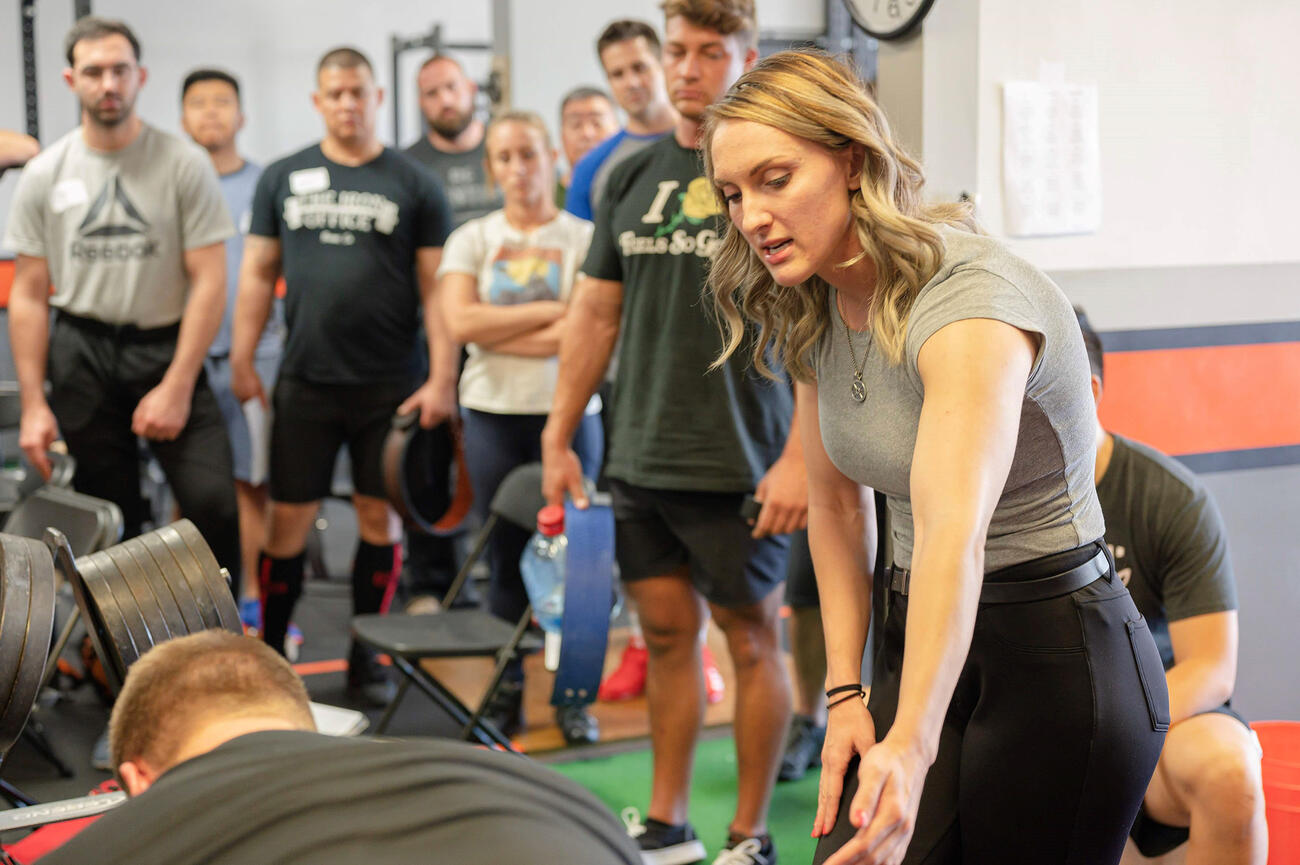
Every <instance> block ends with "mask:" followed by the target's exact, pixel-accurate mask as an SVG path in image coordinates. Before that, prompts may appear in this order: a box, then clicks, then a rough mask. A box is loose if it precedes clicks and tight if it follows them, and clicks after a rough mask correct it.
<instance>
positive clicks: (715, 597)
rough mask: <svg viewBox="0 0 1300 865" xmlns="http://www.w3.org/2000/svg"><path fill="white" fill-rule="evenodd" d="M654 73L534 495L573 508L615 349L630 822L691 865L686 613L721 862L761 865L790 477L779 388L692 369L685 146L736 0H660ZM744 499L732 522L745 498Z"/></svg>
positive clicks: (705, 254) (571, 344)
mask: <svg viewBox="0 0 1300 865" xmlns="http://www.w3.org/2000/svg"><path fill="white" fill-rule="evenodd" d="M663 8H664V15H665V19H666V20H665V26H664V33H665V36H666V39H665V41H664V72H665V75H666V79H667V85H668V93H669V96H670V98H671V99H672V100H673V106H674V108H676V109H677V111H678V113H679V115H680V120H679V122H678V124H677V127H676V129H675V131H674V132H673V133H672V134H670V135H668V136H667V137H665V138H663V139H662V140H660V141H658V142H656V143H654V144H651V145H650V146H649V147H647V148H645V149H644V150H642V151H640V152H639V153H635V154H633V155H632V156H629V157H628V158H627V159H626V160H624V161H623V162H622V163H620V164H619V165H618V167H616V168H615V169H614V170H613V172H612V173H611V175H610V178H609V182H608V184H607V186H606V190H605V198H604V201H603V204H602V207H601V208H599V210H598V212H597V214H596V228H595V234H594V236H593V238H592V243H591V250H590V252H589V253H588V256H587V260H586V262H585V263H584V264H583V267H582V271H583V273H585V274H586V276H587V279H585V280H584V281H583V282H581V283H580V284H579V285H578V287H577V288H576V289H575V291H574V301H573V305H574V309H573V310H572V311H571V312H570V313H569V315H570V316H571V317H572V322H571V324H570V326H569V328H568V329H567V330H566V335H565V338H564V341H563V344H562V346H561V349H560V370H559V382H558V386H557V388H556V393H555V400H554V403H553V408H552V410H551V414H550V418H549V419H548V421H547V425H546V430H545V432H544V433H543V436H542V455H543V456H542V459H543V465H544V468H545V479H544V486H545V491H546V495H547V498H548V499H549V500H550V501H552V502H553V503H554V502H558V501H560V500H561V499H562V497H563V495H564V493H566V492H568V493H569V494H570V495H572V496H573V498H574V500H575V501H576V502H577V503H578V505H579V506H580V507H581V506H583V505H584V504H585V500H586V499H585V495H584V493H583V490H582V480H581V471H580V469H579V466H578V460H577V456H576V455H575V454H574V453H573V451H572V450H571V449H570V447H569V443H570V441H571V439H572V435H573V431H574V429H575V428H576V427H577V424H578V422H579V420H580V419H581V416H582V410H583V406H585V405H586V402H587V399H588V398H589V397H590V395H591V393H592V392H593V391H594V390H595V389H596V387H597V386H598V385H599V384H600V382H601V379H602V378H603V376H604V373H605V368H606V366H607V364H608V362H609V359H610V356H611V354H612V352H613V350H614V345H615V341H616V340H617V339H618V338H619V336H620V334H621V336H622V346H621V348H620V349H619V358H618V364H619V366H618V370H619V371H618V378H617V380H616V381H615V383H614V388H613V397H614V399H613V403H614V407H613V422H612V425H611V426H612V429H611V438H610V443H609V456H608V462H607V464H606V470H605V473H606V476H607V477H608V478H609V479H610V487H611V491H612V493H613V496H614V516H615V520H616V549H617V555H618V562H619V568H620V572H621V575H622V578H623V580H624V581H625V583H626V585H627V589H628V592H629V594H630V595H631V596H632V598H633V599H634V600H635V601H636V602H637V605H638V608H639V610H640V616H641V623H642V626H643V629H644V631H645V638H646V644H647V648H648V649H649V651H650V665H649V682H648V686H647V689H646V694H647V697H648V701H649V709H650V715H651V744H652V748H653V751H654V764H655V773H654V779H653V789H652V793H651V801H650V806H649V809H648V812H647V816H648V818H649V819H647V820H646V823H645V826H644V827H637V830H638V836H639V837H638V841H639V843H640V845H641V848H642V851H643V854H644V855H645V857H646V861H648V862H667V861H673V862H683V863H685V862H691V861H696V860H699V859H701V858H703V856H704V846H703V844H702V843H701V842H700V841H699V840H698V839H697V838H696V836H695V832H694V830H693V829H692V828H691V826H690V825H689V824H688V823H687V821H686V814H687V797H688V794H689V787H690V770H691V759H692V755H693V752H694V748H695V743H696V739H697V737H698V735H699V730H700V721H701V715H702V708H703V700H704V697H703V691H704V688H703V681H702V678H701V668H700V640H699V633H700V626H701V624H702V622H703V616H704V604H705V603H706V602H707V603H708V609H709V611H710V612H711V613H712V615H713V619H714V621H716V622H717V623H718V625H719V626H720V627H721V628H722V630H723V632H724V633H725V634H726V636H727V641H728V646H729V648H730V650H731V655H732V660H733V661H734V663H735V667H736V679H737V691H738V693H737V697H736V720H735V726H736V744H737V748H738V755H737V771H738V791H737V801H736V811H735V814H734V816H733V818H732V820H731V823H730V825H729V826H728V827H727V830H726V833H727V839H726V841H725V847H726V848H727V851H728V852H727V853H726V854H725V857H726V858H725V860H724V859H720V860H719V861H728V862H736V863H739V862H752V863H764V865H770V863H772V862H775V856H776V853H775V851H774V849H773V847H772V843H771V839H770V837H769V836H768V834H767V806H768V801H769V799H770V797H771V792H772V785H773V783H774V780H775V775H776V768H777V763H778V762H779V760H780V755H781V749H782V744H783V739H784V737H785V731H786V727H787V725H788V723H789V719H790V685H789V681H788V679H787V677H786V671H785V668H784V664H783V662H782V660H781V657H780V652H779V645H780V640H779V638H778V635H777V627H778V623H779V619H778V611H779V609H780V606H781V600H782V597H781V592H779V591H777V589H778V588H779V586H780V584H781V581H782V579H783V577H784V575H785V559H786V548H787V545H788V538H787V537H786V533H788V532H790V531H793V530H794V529H797V528H801V527H802V526H803V525H805V524H806V513H807V477H806V474H805V471H804V465H803V456H802V450H801V448H800V447H799V441H798V436H797V433H796V432H795V430H796V429H797V426H795V425H794V424H792V422H791V421H792V413H793V408H794V406H793V396H792V392H791V387H790V385H789V383H788V382H773V381H769V380H767V379H764V378H762V377H761V376H759V374H758V373H757V372H755V371H754V370H753V369H752V368H750V366H749V364H748V361H747V360H746V357H747V355H745V353H744V352H737V353H735V354H733V355H732V357H731V359H730V360H728V361H727V362H726V363H725V364H724V365H723V366H722V367H721V368H719V369H717V370H710V368H709V367H710V365H711V364H712V362H713V360H714V359H715V358H716V357H717V356H718V354H719V350H720V348H721V337H720V335H719V332H718V328H717V325H716V323H715V322H714V321H713V320H712V318H711V317H710V316H709V314H708V312H707V310H706V309H705V308H704V306H703V305H702V304H701V302H700V292H701V288H702V286H703V285H704V281H705V268H706V265H707V261H708V258H709V257H710V255H712V253H713V250H714V249H715V247H716V245H717V243H718V235H717V222H716V219H715V216H716V214H717V213H718V204H717V199H716V197H715V195H714V192H713V190H712V188H711V187H710V185H709V183H708V180H707V179H706V178H705V177H704V176H703V173H704V172H703V170H702V166H701V164H700V160H699V154H698V153H697V151H696V149H695V148H696V145H697V142H698V135H699V130H700V125H701V123H702V121H703V117H704V113H705V111H706V110H707V109H708V107H709V105H710V104H712V103H713V102H714V101H715V100H717V99H719V98H721V97H722V95H723V94H724V93H725V92H726V90H727V88H728V87H730V86H731V84H732V83H733V82H734V81H735V80H736V79H737V78H739V77H740V75H741V74H742V73H743V72H744V71H745V70H746V69H747V68H749V67H750V66H751V65H752V64H753V63H754V61H755V60H756V59H757V56H758V54H757V51H756V50H755V38H754V37H755V35H756V28H755V19H754V7H753V3H752V2H750V0H690V2H687V0H668V2H666V3H664V4H663ZM751 493H752V494H753V495H754V497H755V498H756V499H757V500H758V501H760V502H761V503H762V509H761V511H760V512H759V514H758V517H757V519H756V521H755V522H754V523H753V524H752V525H750V524H749V523H748V522H747V521H746V519H745V518H744V517H743V516H742V514H741V510H742V506H743V504H744V500H745V497H746V495H747V494H751Z"/></svg>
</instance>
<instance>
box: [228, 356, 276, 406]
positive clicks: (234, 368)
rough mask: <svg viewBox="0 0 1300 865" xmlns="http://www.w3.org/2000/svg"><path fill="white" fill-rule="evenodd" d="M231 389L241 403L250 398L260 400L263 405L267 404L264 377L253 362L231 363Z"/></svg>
mask: <svg viewBox="0 0 1300 865" xmlns="http://www.w3.org/2000/svg"><path fill="white" fill-rule="evenodd" d="M230 391H231V393H233V394H234V395H235V399H237V400H239V402H240V403H241V404H242V403H246V402H248V401H249V400H250V399H257V400H260V401H261V403H262V405H266V404H267V399H266V391H264V390H263V389H262V379H261V377H260V376H258V374H257V370H256V369H254V367H253V365H252V364H251V363H248V364H244V363H231V364H230Z"/></svg>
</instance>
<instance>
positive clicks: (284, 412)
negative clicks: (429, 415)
mask: <svg viewBox="0 0 1300 865" xmlns="http://www.w3.org/2000/svg"><path fill="white" fill-rule="evenodd" d="M414 390H415V386H414V384H411V383H404V382H379V383H376V384H364V385H354V384H314V383H312V382H308V381H303V380H302V379H299V378H293V377H291V376H287V375H281V376H280V377H279V379H278V380H277V381H276V383H275V392H274V394H273V395H272V397H271V407H272V412H273V417H272V419H271V467H270V468H271V471H270V474H271V478H270V482H271V499H272V500H273V501H277V502H286V503H306V502H314V501H319V500H320V499H323V498H325V497H326V496H328V495H329V494H330V485H331V480H332V479H333V477H334V463H335V460H336V459H337V458H338V453H339V448H340V447H342V446H343V445H345V444H346V445H347V446H348V456H349V457H350V458H351V460H352V488H353V490H354V491H355V492H357V493H360V494H361V495H365V496H374V497H376V498H384V472H383V452H384V438H385V437H386V436H387V435H388V430H389V428H390V427H391V425H392V421H393V414H394V413H395V412H396V411H397V407H398V406H399V405H401V404H402V400H404V399H406V398H407V397H408V396H410V395H411V393H412V392H413V391H414Z"/></svg>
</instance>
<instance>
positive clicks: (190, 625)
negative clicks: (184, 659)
mask: <svg viewBox="0 0 1300 865" xmlns="http://www.w3.org/2000/svg"><path fill="white" fill-rule="evenodd" d="M136 540H138V541H139V542H140V543H141V545H142V546H143V547H144V549H145V550H147V551H148V553H149V555H150V557H151V558H152V559H153V560H154V563H155V564H156V565H157V566H158V573H159V574H160V575H161V577H162V579H163V581H164V582H166V583H167V588H168V589H170V590H171V593H172V597H173V598H174V599H175V600H176V606H177V607H178V608H179V609H180V613H181V616H182V617H183V618H184V619H185V633H187V634H197V633H199V632H200V631H204V630H207V627H208V626H207V624H206V623H205V622H204V621H203V609H202V608H201V607H200V606H199V601H198V599H197V598H196V597H195V596H194V590H193V589H192V588H191V587H190V584H189V581H188V580H186V579H185V576H184V574H183V573H182V572H181V566H180V563H179V562H177V561H176V557H175V556H173V555H172V552H171V550H170V549H168V547H167V545H166V544H165V543H163V541H162V539H161V538H159V537H158V533H157V532H148V533H146V534H143V535H140V536H139V537H138V538H136Z"/></svg>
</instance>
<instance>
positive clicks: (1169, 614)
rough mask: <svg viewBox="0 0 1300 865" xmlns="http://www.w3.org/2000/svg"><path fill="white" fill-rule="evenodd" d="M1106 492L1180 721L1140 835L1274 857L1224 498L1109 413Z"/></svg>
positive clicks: (1100, 435) (1118, 569)
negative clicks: (1241, 670)
mask: <svg viewBox="0 0 1300 865" xmlns="http://www.w3.org/2000/svg"><path fill="white" fill-rule="evenodd" d="M1079 324H1080V326H1081V327H1082V329H1083V334H1084V345H1085V346H1086V347H1087V349H1088V360H1089V363H1090V365H1091V366H1092V387H1093V394H1094V395H1095V397H1096V398H1097V400H1098V402H1100V400H1101V393H1102V378H1103V374H1104V368H1103V360H1102V347H1101V340H1100V339H1099V338H1098V337H1097V334H1096V333H1094V332H1093V330H1092V328H1091V327H1090V326H1089V325H1088V321H1087V318H1086V317H1084V316H1083V314H1082V313H1079ZM1097 500H1098V501H1100V502H1101V510H1102V514H1103V515H1104V516H1105V518H1106V544H1107V545H1108V546H1109V547H1110V549H1111V552H1112V553H1113V554H1114V556H1115V573H1116V574H1117V575H1118V576H1119V578H1120V579H1121V580H1122V581H1123V582H1124V584H1125V585H1126V586H1128V590H1129V594H1131V595H1132V596H1133V603H1134V604H1135V605H1136V606H1137V608H1138V612H1140V613H1141V614H1142V616H1143V618H1145V619H1146V620H1147V624H1148V625H1149V626H1150V628H1151V635H1152V636H1153V637H1155V641H1156V645H1157V646H1158V647H1159V649H1160V655H1161V658H1162V660H1163V661H1164V666H1165V680H1166V683H1167V684H1168V686H1169V714H1170V717H1171V720H1172V724H1171V726H1170V728H1169V733H1168V735H1167V736H1166V737H1165V744H1164V748H1163V750H1162V751H1161V752H1160V762H1159V764H1158V765H1157V766H1156V772H1155V776H1154V777H1153V778H1152V779H1151V784H1150V786H1148V787H1147V793H1146V797H1145V799H1144V800H1143V802H1142V809H1141V810H1140V811H1139V812H1138V816H1137V820H1136V821H1134V823H1133V828H1132V831H1131V832H1130V833H1129V834H1130V835H1131V836H1132V838H1133V841H1134V843H1135V844H1136V845H1137V847H1138V849H1139V850H1140V851H1141V852H1142V853H1143V854H1144V855H1146V856H1162V855H1164V854H1165V853H1167V852H1169V851H1170V850H1172V849H1174V848H1175V847H1177V846H1179V845H1180V844H1182V843H1184V842H1188V851H1187V852H1188V856H1187V859H1188V861H1189V862H1190V861H1197V862H1214V863H1223V865H1263V862H1264V858H1265V856H1266V855H1267V849H1268V841H1267V830H1266V829H1265V825H1264V799H1263V791H1262V788H1261V780H1260V765H1259V750H1258V748H1259V746H1258V744H1257V742H1256V740H1255V739H1254V737H1253V735H1252V734H1251V731H1250V729H1249V728H1248V727H1247V726H1246V722H1245V721H1244V720H1243V719H1242V718H1241V716H1240V715H1238V714H1237V713H1236V712H1235V711H1233V709H1232V707H1231V705H1230V702H1229V698H1230V697H1231V696H1232V689H1233V684H1234V682H1235V680H1236V675H1237V585H1236V580H1235V579H1234V577H1233V574H1232V563H1231V560H1230V559H1229V556H1228V539H1227V533H1226V530H1225V529H1224V526H1223V520H1222V518H1221V517H1220V516H1219V511H1218V509H1217V508H1216V507H1215V505H1214V499H1213V498H1211V497H1210V493H1209V491H1208V490H1207V489H1206V488H1205V486H1204V485H1203V484H1202V483H1201V482H1200V480H1199V479H1197V477H1196V475H1195V474H1193V473H1192V472H1191V471H1189V470H1188V469H1187V467H1186V466H1183V465H1182V464H1181V463H1179V462H1177V461H1176V460H1174V459H1171V458H1170V457H1168V456H1165V455H1164V454H1162V453H1160V452H1159V451H1157V450H1155V449H1154V448H1150V447H1147V446H1146V445H1144V444H1141V443H1139V442H1135V441H1131V440H1129V439H1126V438H1124V437H1123V436H1119V435H1115V434H1113V433H1110V432H1107V431H1106V430H1105V429H1103V428H1102V427H1101V425H1100V423H1098V426H1097ZM1189 829H1190V831H1189ZM1189 837H1190V841H1189V840H1188V839H1189Z"/></svg>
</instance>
